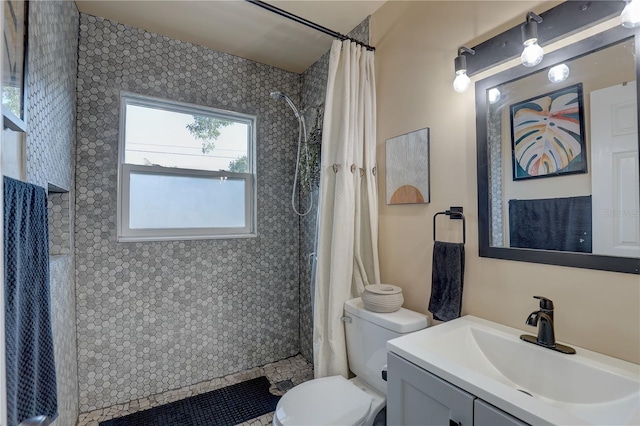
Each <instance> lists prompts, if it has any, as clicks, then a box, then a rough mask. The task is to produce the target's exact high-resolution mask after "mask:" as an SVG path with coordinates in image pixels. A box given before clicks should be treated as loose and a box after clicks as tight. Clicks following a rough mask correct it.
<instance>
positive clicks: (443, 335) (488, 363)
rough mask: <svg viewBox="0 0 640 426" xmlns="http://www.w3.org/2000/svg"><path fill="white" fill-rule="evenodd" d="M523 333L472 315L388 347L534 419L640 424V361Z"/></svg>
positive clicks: (392, 342)
mask: <svg viewBox="0 0 640 426" xmlns="http://www.w3.org/2000/svg"><path fill="white" fill-rule="evenodd" d="M522 333H523V332H522V331H521V330H517V329H514V328H511V327H506V326H503V325H501V324H496V323H493V322H491V321H487V320H483V319H480V318H476V317H472V316H465V317H462V318H458V319H456V320H453V321H450V322H448V323H445V324H441V325H438V326H435V327H431V328H427V329H425V330H422V331H418V332H416V333H412V334H409V335H406V336H403V337H400V338H398V339H393V340H390V341H389V342H388V343H387V349H388V350H389V351H391V352H394V353H396V354H397V355H400V356H401V357H403V358H405V359H407V360H408V361H410V362H412V363H414V364H416V365H418V366H420V367H422V368H424V369H425V370H427V371H430V372H431V373H433V374H435V375H437V376H439V377H441V378H443V379H445V380H447V381H449V382H450V383H452V384H454V385H456V386H458V387H460V388H462V389H464V390H466V391H468V392H470V393H472V394H474V395H476V396H477V397H479V398H481V399H483V400H485V401H487V402H489V403H491V404H493V405H495V406H496V407H498V408H501V409H502V410H504V411H506V412H508V413H510V414H512V415H514V416H515V417H518V418H520V419H522V420H523V421H525V422H527V423H530V424H536V425H538V424H576V425H584V424H602V425H637V424H640V366H638V365H636V364H632V363H629V362H625V361H621V360H619V359H615V358H612V357H608V356H605V355H602V354H598V353H595V352H592V351H588V350H586V349H581V348H578V347H575V346H574V348H575V349H576V351H577V354H575V355H566V354H562V353H559V352H555V351H552V350H549V349H546V348H542V347H539V346H536V345H532V344H530V343H526V342H523V341H522V340H520V338H519V336H520V335H521V334H522Z"/></svg>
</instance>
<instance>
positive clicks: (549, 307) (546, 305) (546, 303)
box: [533, 296, 553, 311]
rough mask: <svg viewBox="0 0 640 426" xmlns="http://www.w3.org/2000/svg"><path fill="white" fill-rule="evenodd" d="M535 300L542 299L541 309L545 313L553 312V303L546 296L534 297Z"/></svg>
mask: <svg viewBox="0 0 640 426" xmlns="http://www.w3.org/2000/svg"><path fill="white" fill-rule="evenodd" d="M533 298H534V299H540V309H542V310H544V311H553V301H552V300H551V299H547V298H546V297H544V296H533Z"/></svg>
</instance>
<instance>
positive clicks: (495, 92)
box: [487, 87, 502, 104]
mask: <svg viewBox="0 0 640 426" xmlns="http://www.w3.org/2000/svg"><path fill="white" fill-rule="evenodd" d="M501 95H502V93H500V90H499V89H497V88H496V87H493V88H491V89H489V92H488V93H487V96H488V98H489V103H490V104H495V103H496V102H498V101H499V100H500V96H501Z"/></svg>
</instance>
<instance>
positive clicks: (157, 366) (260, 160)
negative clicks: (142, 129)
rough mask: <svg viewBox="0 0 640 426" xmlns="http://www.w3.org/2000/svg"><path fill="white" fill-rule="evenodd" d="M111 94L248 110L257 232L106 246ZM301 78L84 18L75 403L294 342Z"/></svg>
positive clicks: (135, 395) (238, 362)
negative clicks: (294, 197) (293, 193)
mask: <svg viewBox="0 0 640 426" xmlns="http://www.w3.org/2000/svg"><path fill="white" fill-rule="evenodd" d="M121 90H126V91H129V92H134V93H140V94H143V95H151V96H156V97H161V98H166V99H172V100H177V101H183V102H191V103H196V104H201V105H208V106H212V107H216V108H222V109H227V110H234V111H238V112H241V113H248V114H255V115H257V117H258V120H257V138H258V139H257V182H258V183H257V193H258V205H257V207H258V220H257V223H258V224H257V230H258V237H257V238H245V239H229V240H198V241H171V242H146V243H118V242H116V232H115V229H116V183H117V182H116V181H117V147H118V115H119V94H120V91H121ZM274 90H281V91H283V92H285V93H287V94H288V95H289V96H290V97H291V98H292V99H299V98H300V76H299V75H298V74H295V73H290V72H286V71H283V70H280V69H276V68H273V67H270V66H267V65H263V64H259V63H255V62H252V61H249V60H246V59H242V58H238V57H234V56H231V55H228V54H223V53H219V52H215V51H212V50H208V49H205V48H203V47H199V46H195V45H192V44H189V43H184V42H181V41H178V40H173V39H169V38H166V37H162V36H158V35H156V34H152V33H149V32H145V31H142V30H139V29H136V28H132V27H128V26H125V25H121V24H118V23H116V22H112V21H109V20H105V19H102V18H96V17H93V16H89V15H85V14H81V17H80V45H79V58H78V85H77V96H78V117H77V131H78V149H77V157H76V187H77V197H76V209H77V210H76V223H75V228H76V235H75V241H76V263H77V265H78V266H77V269H76V281H77V290H78V292H77V298H78V304H77V333H78V375H79V393H80V397H79V399H80V411H81V412H86V411H91V410H94V409H97V408H102V407H107V406H111V405H114V404H119V403H126V402H128V401H132V400H136V399H139V398H141V397H145V396H149V395H152V394H157V393H160V392H164V391H167V390H171V389H178V388H182V387H185V386H189V385H192V384H195V383H199V382H202V381H204V380H210V379H212V378H216V377H222V376H225V375H227V374H230V373H233V372H236V371H240V370H245V369H248V368H251V367H255V366H260V365H265V364H267V363H270V362H273V361H276V360H280V359H284V358H287V357H290V356H292V355H296V354H297V353H298V352H299V342H298V324H299V321H298V311H299V294H298V288H299V286H298V267H297V265H298V261H297V259H298V241H299V238H298V232H299V231H298V219H297V217H296V216H295V214H294V213H293V212H292V210H291V207H290V192H289V191H290V190H291V185H292V183H293V172H294V165H295V155H296V152H295V144H296V142H297V140H296V138H297V120H296V118H295V117H294V116H293V114H291V113H290V110H289V107H288V106H287V104H286V103H285V102H278V101H276V100H273V99H272V98H270V97H269V92H271V91H274Z"/></svg>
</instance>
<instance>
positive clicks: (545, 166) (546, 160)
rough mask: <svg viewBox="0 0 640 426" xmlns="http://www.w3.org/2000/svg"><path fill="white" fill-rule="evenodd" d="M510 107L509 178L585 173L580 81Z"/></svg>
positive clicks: (585, 159)
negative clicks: (510, 149)
mask: <svg viewBox="0 0 640 426" xmlns="http://www.w3.org/2000/svg"><path fill="white" fill-rule="evenodd" d="M510 108H511V110H510V113H511V144H512V153H513V180H521V179H533V178H540V177H552V176H560V175H564V174H570V173H586V172H587V157H586V148H585V137H584V134H585V131H584V111H583V98H582V83H580V84H576V85H573V86H569V87H565V88H563V89H560V90H556V91H554V92H551V93H546V94H544V95H540V96H536V97H534V98H531V99H527V100H526V101H522V102H518V103H516V104H513V105H511V107H510Z"/></svg>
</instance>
